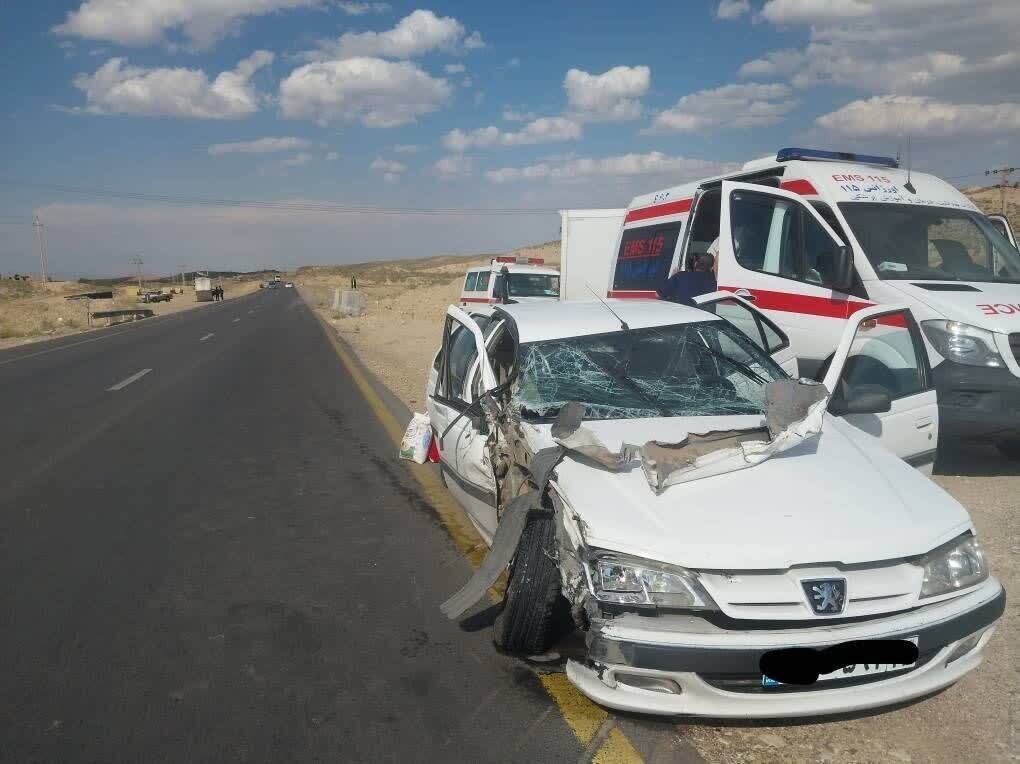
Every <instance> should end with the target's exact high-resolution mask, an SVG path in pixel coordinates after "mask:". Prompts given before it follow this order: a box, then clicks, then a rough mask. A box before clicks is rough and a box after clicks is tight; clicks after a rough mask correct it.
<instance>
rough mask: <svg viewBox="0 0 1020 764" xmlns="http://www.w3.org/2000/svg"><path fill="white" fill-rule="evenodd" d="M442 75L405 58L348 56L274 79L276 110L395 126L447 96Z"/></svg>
mask: <svg viewBox="0 0 1020 764" xmlns="http://www.w3.org/2000/svg"><path fill="white" fill-rule="evenodd" d="M450 93H451V88H450V85H449V84H448V83H447V81H446V80H443V79H435V78H434V77H431V76H429V75H428V74H426V73H425V72H424V71H422V70H421V69H419V68H418V67H417V66H415V65H414V64H411V63H409V62H406V61H399V62H394V61H384V60H383V59H381V58H348V59H344V60H342V61H320V62H316V63H312V64H306V65H304V66H301V67H299V68H297V69H295V70H294V71H293V72H291V73H290V75H288V76H287V78H286V79H285V80H283V82H281V83H280V110H281V112H282V113H283V116H284V117H288V118H290V119H311V120H314V121H315V122H317V123H318V124H323V125H324V124H328V123H330V122H333V121H343V122H351V121H359V122H361V124H363V125H364V126H366V127H397V126H398V125H406V124H408V123H411V122H415V121H416V120H417V118H418V117H420V116H422V115H423V114H428V113H430V112H433V111H436V110H437V109H438V108H439V107H440V106H442V105H443V104H445V103H446V102H447V101H448V100H449V98H450Z"/></svg>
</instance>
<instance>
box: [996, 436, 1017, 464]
mask: <svg viewBox="0 0 1020 764" xmlns="http://www.w3.org/2000/svg"><path fill="white" fill-rule="evenodd" d="M995 447H996V448H997V449H999V453H1000V454H1002V455H1003V456H1005V457H1006V458H1007V459H1010V460H1011V461H1014V462H1020V438H1010V439H1009V440H1000V441H999V442H998V443H996V444H995Z"/></svg>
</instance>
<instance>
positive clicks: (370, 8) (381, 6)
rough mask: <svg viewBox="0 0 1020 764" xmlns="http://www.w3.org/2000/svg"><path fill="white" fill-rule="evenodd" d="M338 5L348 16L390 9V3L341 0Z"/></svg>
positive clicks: (384, 11)
mask: <svg viewBox="0 0 1020 764" xmlns="http://www.w3.org/2000/svg"><path fill="white" fill-rule="evenodd" d="M336 7H337V8H339V9H340V10H341V11H343V12H344V13H346V14H347V15H348V16H364V15H365V14H366V13H386V12H388V11H389V10H390V4H389V3H360V2H351V0H339V2H337V4H336Z"/></svg>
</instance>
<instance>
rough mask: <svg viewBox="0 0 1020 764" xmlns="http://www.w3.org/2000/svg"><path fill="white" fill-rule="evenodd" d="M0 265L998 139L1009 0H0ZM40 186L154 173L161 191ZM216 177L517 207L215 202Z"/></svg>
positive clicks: (1003, 134) (580, 197)
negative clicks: (789, 151) (742, 166)
mask: <svg viewBox="0 0 1020 764" xmlns="http://www.w3.org/2000/svg"><path fill="white" fill-rule="evenodd" d="M0 19H2V23H0V44H2V46H3V49H4V50H5V59H6V63H7V65H6V66H5V67H4V69H3V71H2V72H0V84H2V87H3V92H4V95H5V99H4V107H3V117H2V121H0V126H2V127H0V129H2V132H3V135H2V138H3V141H2V144H0V145H2V146H3V149H2V150H3V158H2V162H0V167H2V170H0V177H2V179H4V180H5V181H11V180H14V181H17V180H21V181H32V182H34V183H40V184H44V185H48V186H51V188H39V187H33V186H29V185H24V184H11V183H0V233H2V236H0V272H9V271H17V270H22V271H27V270H32V269H34V268H35V267H37V265H36V264H37V255H36V249H35V244H34V241H33V231H32V229H31V226H30V225H29V224H28V223H29V222H30V220H31V217H32V215H33V214H38V215H39V216H40V217H41V219H42V220H43V222H44V223H45V225H46V232H47V242H48V245H49V250H50V255H49V259H50V262H51V269H52V270H56V271H57V272H60V273H65V274H100V273H119V272H123V271H126V270H129V269H130V263H129V261H130V258H132V257H135V256H137V255H142V256H143V258H145V260H146V270H148V271H151V272H171V271H173V270H174V269H175V268H177V267H178V266H179V265H180V264H187V265H189V267H195V266H199V265H201V266H209V267H214V268H215V267H220V268H255V267H259V266H263V265H270V264H272V265H277V266H281V267H293V266H296V265H300V264H306V263H326V262H356V261H364V260H372V259H381V258H391V257H402V256H429V255H437V254H446V253H469V252H484V251H502V250H505V249H508V248H511V247H514V246H519V245H523V244H527V243H530V242H535V241H543V240H549V239H553V238H556V237H557V236H558V223H559V219H558V216H557V215H556V214H555V210H556V209H559V208H563V207H577V206H603V207H610V206H625V205H626V204H627V202H628V200H629V199H630V198H631V197H632V196H633V195H634V194H636V193H642V192H646V191H650V190H654V189H656V188H660V187H665V186H668V185H671V184H675V183H679V182H685V181H688V180H692V179H695V178H699V177H704V176H707V175H710V174H713V173H716V172H719V171H722V170H725V169H726V168H727V167H730V166H733V163H737V162H743V161H746V160H747V159H750V158H753V157H756V156H762V155H765V154H767V153H769V152H770V151H774V150H775V149H776V148H778V147H781V146H786V145H812V146H819V147H825V148H840V149H858V150H868V151H871V152H873V153H892V154H894V153H896V150H897V148H898V147H899V146H900V145H901V144H902V142H903V135H904V134H905V133H908V132H909V133H910V135H911V139H912V145H913V154H914V159H915V166H918V167H920V168H923V169H929V170H932V171H935V172H938V173H940V174H942V175H944V176H949V177H951V178H953V179H954V181H955V182H958V183H959V184H961V185H967V184H976V183H981V182H983V181H984V178H983V176H981V175H980V172H981V171H982V170H983V169H985V168H986V167H990V166H994V165H998V164H1003V163H1011V164H1016V162H1017V160H1018V159H1020V157H1017V156H1016V154H1017V150H1016V149H1017V138H1018V137H1020V76H1018V75H1020V49H1018V48H1017V46H1016V41H1015V39H1014V34H1015V31H1016V29H1018V28H1020V3H1016V2H1015V0H982V1H981V2H972V3H968V4H960V3H958V2H955V0H954V1H952V2H950V0H882V2H878V0H828V1H827V2H823V1H822V0H723V2H718V0H715V1H712V2H709V1H708V0H705V1H704V2H695V1H691V2H684V3H661V4H658V5H657V6H655V7H646V5H644V4H642V5H640V6H637V5H633V4H621V3H608V2H588V3H581V2H576V3H557V4H550V3H537V2H535V3H531V2H517V3H510V4H494V3H452V2H447V3H430V4H428V5H417V4H411V5H409V4H404V3H400V2H392V3H379V2H375V3H373V2H341V1H340V0H176V1H175V2H174V3H172V4H171V3H166V2H160V0H85V1H84V2H83V1H82V0H74V1H73V2H63V3H61V2H45V3H35V2H18V3H7V4H5V5H4V7H3V9H2V10H0ZM52 186H63V187H68V186H73V187H79V188H86V189H111V190H118V191H131V192H138V193H141V194H150V195H157V196H174V197H181V198H182V202H181V203H179V204H175V205H167V204H161V203H157V202H155V201H153V200H145V199H140V200H131V199H124V198H119V197H111V196H103V195H101V194H93V195H86V194H77V193H68V192H66V191H60V190H57V189H54V188H52ZM189 199H193V200H198V199H242V200H254V201H268V202H276V201H286V202H295V201H298V202H302V203H305V204H312V203H324V202H329V203H334V204H341V205H370V206H384V207H392V208H421V207H425V208H436V207H442V208H472V209H477V208H529V209H537V210H548V212H544V213H541V214H539V213H536V214H529V215H516V216H508V215H503V216H480V215H477V214H471V215H443V216H438V215H433V216H427V217H424V216H418V215H409V214H396V215H386V216H381V215H372V216H366V215H356V214H351V213H338V212H330V213H324V212H309V211H302V212H293V211H280V210H258V209H250V208H242V209H236V208H234V209H231V208H217V207H210V206H208V205H204V204H200V203H197V202H196V203H186V200H189Z"/></svg>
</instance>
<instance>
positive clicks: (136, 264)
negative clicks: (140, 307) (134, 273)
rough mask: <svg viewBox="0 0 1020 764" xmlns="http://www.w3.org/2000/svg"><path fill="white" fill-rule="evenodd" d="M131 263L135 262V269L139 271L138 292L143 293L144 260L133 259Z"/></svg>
mask: <svg viewBox="0 0 1020 764" xmlns="http://www.w3.org/2000/svg"><path fill="white" fill-rule="evenodd" d="M131 262H133V263H134V264H135V267H136V268H137V269H138V291H139V292H141V291H142V258H140V257H132V258H131Z"/></svg>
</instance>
